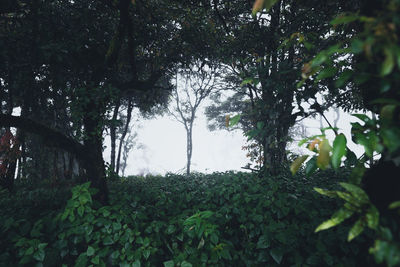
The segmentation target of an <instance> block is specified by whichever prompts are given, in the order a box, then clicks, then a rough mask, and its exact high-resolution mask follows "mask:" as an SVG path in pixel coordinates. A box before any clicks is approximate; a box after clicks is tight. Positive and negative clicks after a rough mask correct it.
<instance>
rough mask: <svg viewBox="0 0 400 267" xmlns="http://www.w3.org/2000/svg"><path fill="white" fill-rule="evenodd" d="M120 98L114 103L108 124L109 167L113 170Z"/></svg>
mask: <svg viewBox="0 0 400 267" xmlns="http://www.w3.org/2000/svg"><path fill="white" fill-rule="evenodd" d="M120 103H121V100H120V99H118V101H117V103H116V104H115V107H114V112H113V117H112V121H111V126H110V138H111V157H110V158H111V162H110V168H111V170H112V171H115V154H116V141H117V135H116V131H117V126H116V122H117V118H118V112H119V107H120Z"/></svg>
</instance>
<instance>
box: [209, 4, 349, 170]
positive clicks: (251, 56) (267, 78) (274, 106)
mask: <svg viewBox="0 0 400 267" xmlns="http://www.w3.org/2000/svg"><path fill="white" fill-rule="evenodd" d="M272 2H276V4H275V5H274V6H273V7H272V8H271V9H270V10H269V11H268V12H267V13H266V12H263V13H260V14H253V16H251V14H250V10H251V6H250V5H248V6H245V5H243V3H240V4H239V3H236V2H232V1H231V2H230V4H229V5H228V4H226V3H225V2H224V1H222V2H221V1H215V3H217V4H215V5H214V6H213V9H214V10H215V12H217V11H218V13H219V18H220V21H221V23H222V26H221V27H223V28H224V29H225V31H226V33H225V34H226V35H227V36H228V37H227V43H228V44H229V45H227V46H225V51H224V52H225V53H226V54H225V57H224V58H225V61H224V62H225V64H226V65H228V66H229V67H230V70H231V74H232V75H231V76H230V77H231V78H230V80H231V81H232V82H233V83H236V89H235V95H234V96H232V97H231V98H230V99H228V101H232V100H234V102H233V103H231V104H227V105H225V104H224V105H223V106H224V107H225V108H228V109H229V112H232V111H234V112H235V113H237V112H239V113H242V114H243V115H244V116H242V118H241V120H240V123H242V125H246V128H247V127H249V128H250V129H249V130H248V131H247V132H248V133H247V134H248V136H249V137H250V138H252V139H255V140H256V141H257V142H258V143H259V144H261V145H262V147H263V161H264V162H263V166H264V169H265V171H267V172H269V173H271V174H276V173H277V172H279V171H280V170H281V167H283V166H285V165H286V162H287V159H286V144H287V142H288V141H289V129H290V127H292V126H293V125H294V124H295V122H296V120H297V118H301V117H304V116H308V115H309V114H307V113H306V112H305V111H304V108H303V107H302V104H303V103H304V102H307V101H310V100H312V99H315V95H316V94H317V93H318V92H320V91H324V90H325V91H326V90H328V89H329V88H330V87H331V86H330V84H329V83H328V82H327V83H324V84H323V83H319V84H316V85H314V84H313V83H311V82H308V83H304V84H303V87H302V88H300V89H297V88H296V86H295V84H297V83H298V82H299V81H300V79H299V73H300V69H301V67H302V65H303V63H305V62H307V61H308V60H309V59H310V57H311V55H312V54H313V53H314V52H315V51H318V50H319V49H321V47H323V46H325V45H327V44H326V41H325V36H326V35H328V34H329V31H330V27H329V24H328V22H329V21H330V19H331V17H332V16H333V15H334V14H337V13H338V12H339V11H343V10H350V9H351V8H350V7H349V5H347V4H343V3H339V2H329V3H328V4H327V3H322V2H318V1H309V2H307V3H304V5H299V4H297V1H272ZM236 4H238V5H239V6H238V5H236ZM314 10H318V12H314ZM311 40H312V42H313V43H312V44H311ZM228 55H230V56H228ZM336 95H337V94H336ZM239 102H242V103H241V104H237V103H239ZM333 104H334V103H333V101H331V102H330V103H324V105H322V106H323V109H324V108H326V107H329V106H331V105H333ZM241 108H243V109H242V110H240V109H241ZM323 109H322V110H323ZM217 110H218V108H216V107H212V108H211V109H209V114H210V115H212V114H216V113H219V114H221V112H216V111H217ZM220 111H222V109H221V110H220ZM222 114H223V113H222ZM225 114H226V113H225ZM219 121H220V125H222V123H223V118H220V119H219ZM245 130H247V129H245Z"/></svg>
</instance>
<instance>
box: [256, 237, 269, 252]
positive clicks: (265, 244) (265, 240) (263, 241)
mask: <svg viewBox="0 0 400 267" xmlns="http://www.w3.org/2000/svg"><path fill="white" fill-rule="evenodd" d="M270 245H271V240H270V238H269V237H268V236H267V235H265V234H264V235H262V236H260V238H259V239H258V242H257V247H256V248H257V249H265V248H269V246H270Z"/></svg>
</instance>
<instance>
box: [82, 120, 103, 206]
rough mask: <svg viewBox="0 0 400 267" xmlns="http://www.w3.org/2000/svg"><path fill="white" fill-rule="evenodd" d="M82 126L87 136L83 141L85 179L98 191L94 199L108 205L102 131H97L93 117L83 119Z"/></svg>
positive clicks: (96, 124) (96, 123)
mask: <svg viewBox="0 0 400 267" xmlns="http://www.w3.org/2000/svg"><path fill="white" fill-rule="evenodd" d="M83 125H84V127H85V132H86V134H87V138H86V139H85V141H84V149H85V160H84V168H85V169H86V179H88V181H90V182H91V183H92V186H93V187H94V188H97V189H98V190H99V191H98V192H97V193H96V194H95V195H94V199H96V200H98V201H100V202H101V203H102V204H104V205H106V204H107V203H108V188H107V182H106V175H105V166H104V160H103V140H102V130H100V131H99V129H97V128H98V121H97V120H96V119H95V118H93V117H89V116H87V117H85V118H84V119H83Z"/></svg>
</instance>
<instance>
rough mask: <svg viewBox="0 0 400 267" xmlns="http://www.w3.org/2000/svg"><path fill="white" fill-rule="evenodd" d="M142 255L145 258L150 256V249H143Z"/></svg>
mask: <svg viewBox="0 0 400 267" xmlns="http://www.w3.org/2000/svg"><path fill="white" fill-rule="evenodd" d="M143 257H144V258H145V259H146V260H147V259H148V258H149V257H150V250H148V249H146V250H143Z"/></svg>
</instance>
